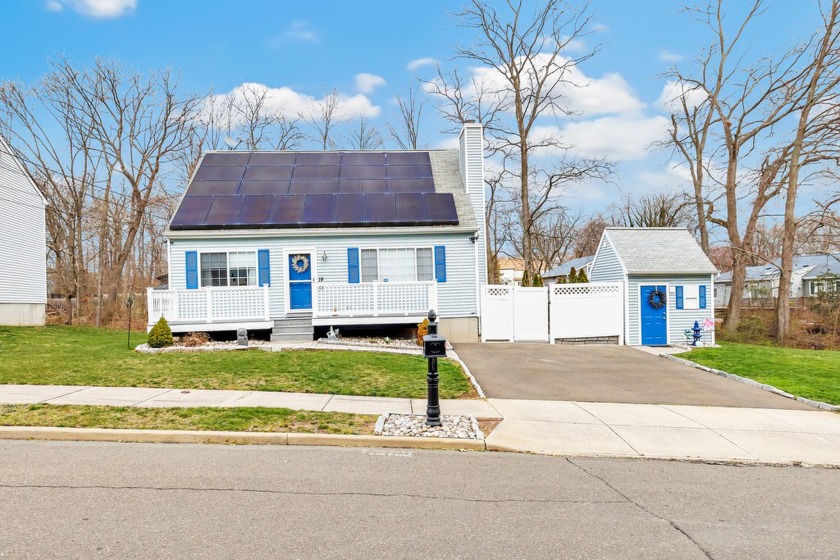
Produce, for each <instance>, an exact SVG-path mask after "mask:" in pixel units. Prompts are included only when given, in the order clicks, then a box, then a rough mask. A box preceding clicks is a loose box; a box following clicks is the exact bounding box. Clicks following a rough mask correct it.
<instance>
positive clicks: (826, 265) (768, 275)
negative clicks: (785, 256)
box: [715, 253, 840, 284]
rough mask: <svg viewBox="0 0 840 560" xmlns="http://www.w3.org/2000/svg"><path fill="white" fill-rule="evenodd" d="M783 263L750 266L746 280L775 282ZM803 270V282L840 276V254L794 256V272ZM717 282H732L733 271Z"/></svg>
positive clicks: (724, 274) (719, 277)
mask: <svg viewBox="0 0 840 560" xmlns="http://www.w3.org/2000/svg"><path fill="white" fill-rule="evenodd" d="M781 263H782V260H781V259H778V258H776V259H773V262H772V264H762V265H758V266H748V267H747V268H746V278H745V279H746V280H747V281H753V282H760V281H762V280H765V281H770V280H773V279H775V278H776V277H777V276H778V275H779V267H780V266H781ZM802 269H807V271H806V272H805V274H804V275H803V277H802V279H803V280H813V279H815V278H819V277H820V276H834V275H837V276H840V253H835V254H833V255H824V254H817V255H794V257H793V271H794V272H801V271H802ZM715 282H716V283H721V284H726V283H730V282H732V271H729V272H722V273H721V274H720V275H719V276H718V277H717V278H716V279H715Z"/></svg>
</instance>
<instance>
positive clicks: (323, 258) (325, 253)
mask: <svg viewBox="0 0 840 560" xmlns="http://www.w3.org/2000/svg"><path fill="white" fill-rule="evenodd" d="M321 262H327V252H326V251H324V252H323V253H321Z"/></svg>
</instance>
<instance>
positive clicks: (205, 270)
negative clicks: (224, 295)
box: [201, 253, 228, 287]
mask: <svg viewBox="0 0 840 560" xmlns="http://www.w3.org/2000/svg"><path fill="white" fill-rule="evenodd" d="M227 285H228V282H227V255H226V254H225V253H202V254H201V286H202V287H207V286H227Z"/></svg>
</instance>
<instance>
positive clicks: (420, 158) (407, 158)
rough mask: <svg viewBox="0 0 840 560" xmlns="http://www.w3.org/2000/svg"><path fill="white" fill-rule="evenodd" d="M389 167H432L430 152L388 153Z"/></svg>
mask: <svg viewBox="0 0 840 560" xmlns="http://www.w3.org/2000/svg"><path fill="white" fill-rule="evenodd" d="M388 165H431V161H430V160H429V152H388Z"/></svg>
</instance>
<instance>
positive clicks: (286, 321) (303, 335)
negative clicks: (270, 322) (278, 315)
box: [271, 314, 315, 342]
mask: <svg viewBox="0 0 840 560" xmlns="http://www.w3.org/2000/svg"><path fill="white" fill-rule="evenodd" d="M314 337H315V328H314V327H313V326H312V315H309V314H307V315H303V316H300V315H299V316H291V317H284V318H282V319H276V320H275V321H274V328H273V329H271V341H272V342H312V340H313V338H314Z"/></svg>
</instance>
